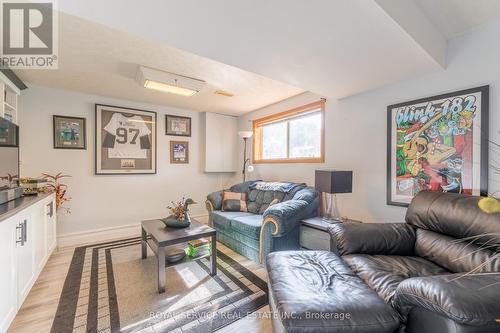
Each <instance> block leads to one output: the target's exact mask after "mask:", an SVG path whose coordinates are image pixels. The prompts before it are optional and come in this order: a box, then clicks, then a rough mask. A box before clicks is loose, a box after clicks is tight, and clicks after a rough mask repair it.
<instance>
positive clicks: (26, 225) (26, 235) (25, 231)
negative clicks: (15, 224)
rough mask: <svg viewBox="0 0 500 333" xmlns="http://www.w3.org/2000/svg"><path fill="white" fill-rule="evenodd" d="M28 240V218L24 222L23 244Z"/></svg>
mask: <svg viewBox="0 0 500 333" xmlns="http://www.w3.org/2000/svg"><path fill="white" fill-rule="evenodd" d="M27 241H28V220H24V222H23V245H24V243H25V242H27Z"/></svg>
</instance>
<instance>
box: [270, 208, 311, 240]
mask: <svg viewBox="0 0 500 333" xmlns="http://www.w3.org/2000/svg"><path fill="white" fill-rule="evenodd" d="M309 205H310V203H308V202H307V201H305V200H287V201H283V202H280V203H277V204H275V205H272V206H270V207H268V208H267V209H266V210H265V211H264V214H262V217H263V224H264V223H265V221H266V220H267V221H275V222H276V223H274V222H272V223H273V224H275V227H276V230H275V232H273V236H281V235H283V234H286V232H287V231H288V230H290V229H293V228H295V227H296V226H297V223H298V222H299V221H300V220H301V219H302V218H303V214H304V212H305V211H307V208H308V206H309Z"/></svg>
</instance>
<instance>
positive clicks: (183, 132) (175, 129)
mask: <svg viewBox="0 0 500 333" xmlns="http://www.w3.org/2000/svg"><path fill="white" fill-rule="evenodd" d="M165 124H166V127H167V128H166V132H165V133H166V135H175V136H191V118H190V117H181V116H174V115H170V114H167V115H166V116H165Z"/></svg>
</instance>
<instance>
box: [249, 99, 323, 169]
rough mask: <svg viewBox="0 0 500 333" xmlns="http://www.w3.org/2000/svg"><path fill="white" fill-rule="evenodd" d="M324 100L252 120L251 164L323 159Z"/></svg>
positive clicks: (306, 161) (309, 161)
mask: <svg viewBox="0 0 500 333" xmlns="http://www.w3.org/2000/svg"><path fill="white" fill-rule="evenodd" d="M324 111H325V102H324V101H319V102H316V103H311V104H308V105H304V106H302V107H300V108H296V109H293V110H289V111H285V112H282V113H278V114H275V115H271V116H268V117H264V118H261V119H257V120H254V122H253V130H254V137H253V163H322V162H324V141H325V140H324V136H325V132H324V116H325V115H324V113H325V112H324Z"/></svg>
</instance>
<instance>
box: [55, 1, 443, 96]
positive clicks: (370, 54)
mask: <svg viewBox="0 0 500 333" xmlns="http://www.w3.org/2000/svg"><path fill="white" fill-rule="evenodd" d="M378 1H380V0H376V1H373V0H348V1H347V0H310V1H290V0H272V1H269V0H252V1H234V0H211V1H198V0H183V1H178V0H151V1H147V2H144V1H137V0H106V1H100V0H72V1H60V2H59V7H60V10H61V11H64V12H67V13H70V14H73V15H77V16H80V17H84V18H86V19H89V20H91V21H94V22H99V23H101V24H105V25H107V26H110V27H112V28H114V29H117V30H120V31H126V32H128V33H131V34H134V35H137V36H142V37H144V38H147V39H150V40H154V41H156V42H158V43H160V44H164V45H170V46H173V47H176V48H179V49H182V50H186V51H188V52H192V53H194V54H198V55H200V56H204V57H207V58H210V59H214V60H216V61H220V62H223V63H226V64H230V65H233V66H235V67H238V68H242V69H244V70H247V71H250V72H253V73H258V74H260V75H263V76H266V77H270V78H273V79H275V80H279V81H282V82H285V83H288V84H290V85H292V86H297V87H300V88H303V89H305V90H309V91H312V92H315V93H318V94H321V95H324V96H327V97H332V98H341V97H345V96H349V95H353V94H356V93H359V92H362V91H366V90H369V89H373V88H376V87H380V86H383V85H386V84H388V83H393V82H396V81H400V80H404V79H407V78H410V77H414V76H416V75H421V74H423V73H427V72H429V71H434V70H437V69H440V68H441V66H440V64H439V61H436V59H435V58H433V56H432V54H429V52H428V50H426V49H425V48H424V47H422V45H421V44H419V43H418V42H417V41H416V40H415V39H414V38H412V37H411V36H410V35H409V34H408V32H407V31H405V30H404V29H402V28H401V26H400V25H399V24H398V23H397V22H396V21H395V20H394V19H393V18H392V17H391V16H390V15H388V14H387V12H386V11H385V10H384V9H382V7H381V6H380V5H379V4H378ZM400 1H403V0H398V2H400ZM404 1H406V0H404ZM424 23H425V22H424ZM436 34H439V32H436ZM442 43H443V48H444V47H445V40H444V38H443V40H442Z"/></svg>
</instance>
